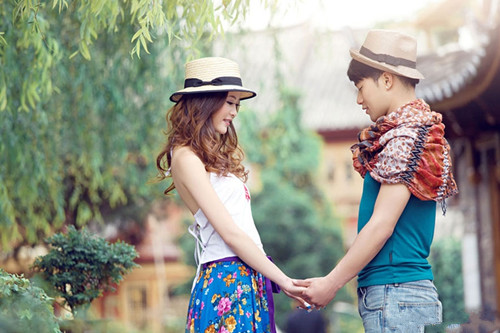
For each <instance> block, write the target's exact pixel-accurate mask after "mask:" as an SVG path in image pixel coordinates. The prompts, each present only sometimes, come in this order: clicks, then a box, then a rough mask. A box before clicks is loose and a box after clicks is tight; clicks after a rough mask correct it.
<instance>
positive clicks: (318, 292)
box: [293, 276, 338, 310]
mask: <svg viewBox="0 0 500 333" xmlns="http://www.w3.org/2000/svg"><path fill="white" fill-rule="evenodd" d="M293 283H294V285H295V286H298V287H302V288H303V292H302V294H301V295H300V296H301V297H302V298H303V300H305V301H306V302H307V303H309V304H310V305H309V306H305V307H304V308H305V309H307V310H309V309H310V308H311V307H312V308H316V309H322V308H324V307H325V306H327V305H328V303H330V302H331V301H332V300H333V299H334V298H335V296H336V295H337V291H338V289H337V288H336V287H335V284H334V283H332V281H330V278H329V276H325V277H316V278H310V279H306V280H294V281H293Z"/></svg>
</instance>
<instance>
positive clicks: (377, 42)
mask: <svg viewBox="0 0 500 333" xmlns="http://www.w3.org/2000/svg"><path fill="white" fill-rule="evenodd" d="M350 54H351V57H352V58H353V59H354V60H357V61H359V62H361V63H363V64H365V65H368V66H371V67H374V68H377V69H380V70H382V71H387V72H390V73H393V74H397V75H401V76H405V77H409V78H412V79H423V78H424V76H423V75H422V73H420V72H419V71H418V70H417V41H416V40H415V38H413V37H411V36H409V35H405V34H402V33H400V32H397V31H391V30H378V29H375V30H371V31H369V32H368V34H367V35H366V39H365V41H364V43H363V45H362V46H361V48H360V50H359V51H356V50H352V49H351V50H350Z"/></svg>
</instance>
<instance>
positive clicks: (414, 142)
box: [351, 100, 458, 213]
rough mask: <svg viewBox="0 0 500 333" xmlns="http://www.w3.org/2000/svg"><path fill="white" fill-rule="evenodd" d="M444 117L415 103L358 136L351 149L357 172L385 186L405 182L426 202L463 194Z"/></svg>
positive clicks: (393, 113) (381, 119) (442, 200)
mask: <svg viewBox="0 0 500 333" xmlns="http://www.w3.org/2000/svg"><path fill="white" fill-rule="evenodd" d="M441 120H442V116H441V114H439V113H436V112H433V111H431V109H430V107H429V105H427V104H426V103H425V102H424V101H423V100H415V101H413V102H410V103H408V104H406V105H404V106H402V107H400V108H399V109H398V110H397V111H395V112H392V113H390V114H389V115H387V116H383V117H380V118H379V119H378V120H377V121H376V123H375V124H373V125H371V126H370V127H368V128H365V129H363V130H362V131H361V132H360V133H359V134H358V140H359V143H357V144H354V145H353V146H352V147H351V151H352V153H353V164H354V169H355V170H356V171H358V172H359V173H360V174H361V176H362V177H363V178H364V176H365V175H366V172H369V173H370V175H371V176H372V178H373V179H375V180H376V181H377V182H379V183H384V184H398V183H403V184H405V185H406V186H407V187H408V189H409V190H410V192H411V193H412V194H413V195H415V196H416V197H417V198H419V199H420V200H434V201H437V202H440V203H441V204H442V209H443V213H445V212H446V205H445V202H444V200H445V199H446V198H448V197H450V196H452V195H454V194H456V193H458V189H457V185H456V183H455V180H454V179H453V174H452V171H451V157H450V146H449V145H448V142H447V141H446V139H445V138H444V124H443V123H442V122H441Z"/></svg>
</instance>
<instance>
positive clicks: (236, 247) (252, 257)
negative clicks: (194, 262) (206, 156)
mask: <svg viewBox="0 0 500 333" xmlns="http://www.w3.org/2000/svg"><path fill="white" fill-rule="evenodd" d="M174 156H175V157H174V159H173V162H172V176H173V178H174V182H175V184H176V187H177V186H178V187H181V188H183V189H185V190H187V192H189V194H190V196H191V197H192V198H193V199H194V201H195V202H196V204H197V205H198V206H199V208H200V209H201V210H202V211H203V213H204V214H205V216H206V217H207V219H208V220H209V221H210V223H211V225H212V226H213V227H214V229H215V230H216V231H217V233H219V235H220V236H221V237H222V239H223V240H224V242H226V244H227V245H228V246H229V247H230V248H231V249H232V250H233V251H234V253H236V255H237V256H238V257H239V258H241V260H243V261H244V262H245V263H247V264H248V265H250V266H251V267H252V268H253V269H255V270H257V271H258V272H260V273H262V274H263V275H264V276H266V277H267V278H269V279H270V280H272V281H274V282H275V283H277V284H278V285H279V286H280V287H281V288H282V289H283V290H284V291H285V292H287V294H289V293H293V294H300V292H301V291H302V290H303V289H304V288H302V287H297V286H294V285H293V282H292V280H291V279H290V278H289V277H288V276H286V275H285V274H284V273H283V272H282V271H281V270H280V269H279V268H278V267H277V266H276V265H275V264H274V263H272V262H271V261H270V260H269V259H268V258H267V257H266V255H265V254H264V253H263V252H262V251H261V249H259V248H258V247H257V245H256V244H255V242H254V241H253V240H252V239H251V238H250V237H249V236H248V235H247V234H246V233H245V232H243V230H241V228H239V227H238V225H236V223H235V222H234V221H233V219H232V217H231V215H230V214H229V212H228V211H227V209H226V207H225V206H224V204H223V203H222V201H221V200H220V199H219V197H218V196H217V193H216V192H215V190H214V188H213V187H212V184H211V183H210V180H209V179H208V177H207V172H206V171H205V166H204V165H203V163H202V162H201V160H200V159H199V158H198V156H196V155H195V154H194V153H193V152H192V151H191V150H190V149H188V148H180V149H178V150H176V152H175V155H174Z"/></svg>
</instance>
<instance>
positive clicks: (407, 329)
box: [358, 280, 442, 333]
mask: <svg viewBox="0 0 500 333" xmlns="http://www.w3.org/2000/svg"><path fill="white" fill-rule="evenodd" d="M358 310H359V314H360V315H361V318H362V319H363V326H364V327H365V332H366V333H386V332H401V333H414V332H415V333H420V332H424V326H426V325H435V324H440V323H441V321H442V305H441V302H440V301H439V299H438V293H437V290H436V287H435V286H434V283H433V282H432V281H430V280H420V281H413V282H405V283H394V284H386V285H376V286H369V287H360V288H358Z"/></svg>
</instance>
